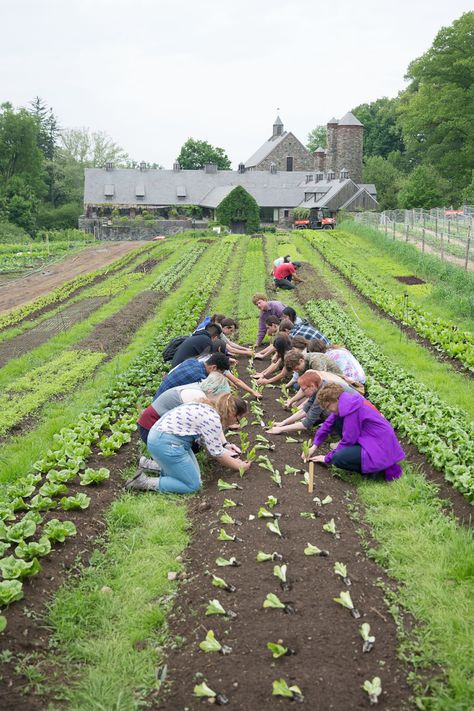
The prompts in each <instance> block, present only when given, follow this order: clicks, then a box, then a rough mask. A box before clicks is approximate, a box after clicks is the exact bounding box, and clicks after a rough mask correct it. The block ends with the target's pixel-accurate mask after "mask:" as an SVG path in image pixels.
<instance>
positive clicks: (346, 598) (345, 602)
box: [333, 590, 360, 620]
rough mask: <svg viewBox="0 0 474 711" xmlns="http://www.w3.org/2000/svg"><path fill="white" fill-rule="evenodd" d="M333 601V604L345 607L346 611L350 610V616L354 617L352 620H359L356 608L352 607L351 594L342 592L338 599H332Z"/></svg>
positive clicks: (345, 591)
mask: <svg viewBox="0 0 474 711" xmlns="http://www.w3.org/2000/svg"><path fill="white" fill-rule="evenodd" d="M333 600H334V602H337V603H339V605H342V607H346V608H347V609H348V610H350V611H351V615H352V617H354V619H356V620H358V619H359V617H360V612H359V610H358V609H357V608H355V607H354V603H353V602H352V598H351V594H350V592H349V591H348V590H343V591H342V592H341V593H339V597H334V598H333Z"/></svg>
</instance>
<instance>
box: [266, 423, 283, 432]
mask: <svg viewBox="0 0 474 711" xmlns="http://www.w3.org/2000/svg"><path fill="white" fill-rule="evenodd" d="M282 432H283V428H282V427H281V425H273V427H270V429H269V430H266V433H267V434H281V433H282Z"/></svg>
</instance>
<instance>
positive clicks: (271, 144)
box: [80, 114, 379, 231]
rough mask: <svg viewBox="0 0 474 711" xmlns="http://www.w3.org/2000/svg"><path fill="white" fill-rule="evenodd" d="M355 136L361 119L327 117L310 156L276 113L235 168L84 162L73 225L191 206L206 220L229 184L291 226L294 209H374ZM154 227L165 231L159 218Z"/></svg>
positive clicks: (267, 219)
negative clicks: (80, 204) (324, 135)
mask: <svg viewBox="0 0 474 711" xmlns="http://www.w3.org/2000/svg"><path fill="white" fill-rule="evenodd" d="M351 117H352V118H351ZM341 122H342V123H341ZM362 136H363V127H362V124H360V122H358V121H357V119H356V118H355V117H353V116H352V114H350V115H349V114H346V117H343V119H341V121H340V122H336V120H335V119H333V120H332V123H330V124H328V148H327V149H326V150H323V149H318V151H316V152H315V153H314V154H312V153H310V151H308V150H307V149H306V148H305V146H303V144H302V143H301V142H300V141H299V140H298V139H297V138H296V137H295V136H294V135H293V134H292V133H291V132H286V131H284V126H283V123H282V121H281V119H280V118H279V117H278V118H277V120H276V121H275V123H274V125H273V134H272V136H271V138H270V139H269V140H268V141H266V142H265V143H264V144H263V145H262V146H261V147H260V148H259V149H258V150H257V151H256V152H255V153H254V154H253V156H251V158H250V159H249V160H248V161H247V162H246V163H240V164H239V167H238V170H237V171H232V170H218V169H217V167H216V166H215V165H207V166H205V167H204V168H203V169H201V170H182V169H181V167H180V166H179V164H177V163H175V165H174V166H173V169H172V170H151V169H147V167H146V165H145V164H141V166H140V168H139V169H132V168H125V169H115V168H114V167H113V165H111V164H108V165H107V166H106V167H105V168H103V169H102V168H90V169H87V170H86V172H85V187H84V208H85V214H84V216H83V217H82V218H81V220H80V226H81V227H82V228H83V229H92V228H94V227H95V226H96V225H98V224H99V223H100V221H101V220H102V223H103V220H104V218H110V217H131V218H133V217H136V216H137V215H140V214H145V215H146V216H147V217H149V218H150V217H153V218H161V219H163V218H169V217H170V216H171V217H174V216H176V215H179V214H181V215H183V214H184V215H186V214H188V215H189V216H190V215H191V213H192V211H193V209H194V210H196V208H197V211H198V212H199V213H200V214H202V216H203V217H204V218H209V219H212V218H213V217H214V211H215V210H216V208H217V207H218V206H219V204H220V203H221V202H222V200H223V199H224V198H225V197H226V196H227V195H228V194H229V193H230V192H231V190H233V188H235V187H236V186H237V185H240V186H242V187H243V188H245V190H247V191H248V192H249V193H250V194H251V195H252V196H253V197H254V198H255V200H256V201H257V204H258V206H259V208H260V219H261V222H262V223H265V224H273V225H276V226H280V227H289V226H290V225H291V223H292V222H293V219H294V218H293V211H294V209H295V208H296V207H304V208H308V209H309V210H310V211H313V214H314V213H315V212H316V213H317V212H325V213H326V214H330V215H335V214H336V213H337V211H338V210H341V209H344V210H348V211H354V210H376V209H378V207H379V206H378V203H377V193H376V188H375V186H374V185H372V184H370V185H367V184H362V183H361V182H360V177H359V176H360V174H361V170H362V168H361V166H362ZM359 160H360V166H359ZM347 166H349V167H347ZM336 168H337V170H336ZM356 178H358V180H356ZM162 228H163V229H162ZM161 229H162V231H166V226H165V224H164V223H163V224H162V225H161V224H160V230H161ZM173 229H175V226H172V227H170V231H172V230H173Z"/></svg>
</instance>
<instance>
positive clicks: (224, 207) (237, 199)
mask: <svg viewBox="0 0 474 711" xmlns="http://www.w3.org/2000/svg"><path fill="white" fill-rule="evenodd" d="M259 216H260V211H259V207H258V205H257V203H256V201H255V199H254V198H253V197H252V195H250V193H248V192H247V191H246V190H245V188H243V187H242V186H241V185H237V187H235V188H234V189H233V190H231V192H230V193H229V194H228V195H227V197H225V198H224V199H223V200H222V202H221V203H220V205H219V206H218V208H217V210H216V217H217V219H218V221H219V222H221V223H222V224H223V225H226V226H227V227H231V226H232V223H233V222H245V226H246V232H247V234H251V233H252V232H257V231H258V228H259V225H260V219H259Z"/></svg>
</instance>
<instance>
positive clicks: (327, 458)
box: [308, 383, 406, 481]
mask: <svg viewBox="0 0 474 711" xmlns="http://www.w3.org/2000/svg"><path fill="white" fill-rule="evenodd" d="M317 400H318V402H319V404H320V406H321V407H322V408H324V409H325V410H329V412H331V415H330V416H329V417H328V418H327V420H326V421H325V422H324V423H323V424H322V425H321V427H320V428H319V429H318V431H317V432H316V435H315V437H314V440H313V446H312V447H311V449H310V450H309V455H308V459H309V460H312V461H313V462H319V463H321V464H322V463H324V464H333V465H334V466H336V467H339V468H340V469H347V470H349V471H352V472H359V473H361V474H365V475H371V474H378V473H381V472H383V474H384V476H385V479H386V480H387V481H392V480H393V479H398V478H399V477H401V475H402V468H401V466H400V464H399V463H398V462H400V461H401V460H402V459H405V456H406V455H405V452H404V451H403V449H402V447H401V445H400V443H399V441H398V439H397V436H396V434H395V432H394V429H393V427H392V425H391V424H390V423H389V422H388V421H387V420H386V419H385V417H384V416H383V415H382V414H381V413H380V412H379V411H378V410H377V408H376V407H375V405H372V403H371V402H369V401H368V400H366V399H365V398H364V397H362V395H359V393H355V394H352V393H348V392H345V391H344V389H343V388H342V386H341V385H338V384H336V383H332V384H330V385H326V386H325V387H324V388H321V390H320V391H319V393H318V395H317ZM339 419H340V420H342V438H341V440H340V441H339V442H338V444H337V446H336V447H335V448H334V449H333V450H332V451H331V452H329V453H328V454H326V455H317V456H315V452H316V450H317V448H318V447H319V446H320V444H321V443H322V442H324V440H325V439H326V438H327V436H328V435H329V434H330V433H331V432H332V431H333V430H334V428H335V426H336V423H337V421H338V420H339ZM339 424H341V423H339Z"/></svg>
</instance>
